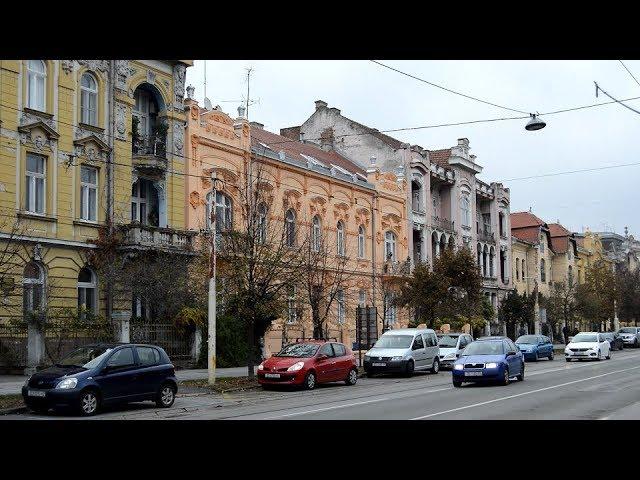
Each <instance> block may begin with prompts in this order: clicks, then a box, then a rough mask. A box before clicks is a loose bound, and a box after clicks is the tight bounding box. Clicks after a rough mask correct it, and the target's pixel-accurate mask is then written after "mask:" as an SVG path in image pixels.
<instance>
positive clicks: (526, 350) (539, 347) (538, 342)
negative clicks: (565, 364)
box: [516, 335, 553, 362]
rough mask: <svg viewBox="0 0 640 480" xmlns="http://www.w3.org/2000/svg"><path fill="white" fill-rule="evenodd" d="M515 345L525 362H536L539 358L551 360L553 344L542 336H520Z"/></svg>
mask: <svg viewBox="0 0 640 480" xmlns="http://www.w3.org/2000/svg"><path fill="white" fill-rule="evenodd" d="M516 345H517V346H518V348H519V349H520V351H521V352H522V355H524V359H525V360H526V361H533V362H537V361H538V360H540V359H541V358H548V359H549V360H553V343H551V339H550V338H549V337H546V336H544V335H522V336H520V337H518V338H517V340H516Z"/></svg>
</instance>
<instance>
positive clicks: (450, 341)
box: [438, 335, 458, 348]
mask: <svg viewBox="0 0 640 480" xmlns="http://www.w3.org/2000/svg"><path fill="white" fill-rule="evenodd" d="M457 345H458V336H457V335H456V336H454V337H452V336H451V335H438V346H440V347H442V348H456V346H457Z"/></svg>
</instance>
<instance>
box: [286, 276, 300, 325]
mask: <svg viewBox="0 0 640 480" xmlns="http://www.w3.org/2000/svg"><path fill="white" fill-rule="evenodd" d="M296 320H298V312H297V306H296V287H295V286H293V285H291V286H289V287H288V288H287V323H295V322H296Z"/></svg>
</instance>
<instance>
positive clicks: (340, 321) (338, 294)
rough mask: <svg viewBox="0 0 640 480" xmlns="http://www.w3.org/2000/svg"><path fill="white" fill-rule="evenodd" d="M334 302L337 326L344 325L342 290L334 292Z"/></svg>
mask: <svg viewBox="0 0 640 480" xmlns="http://www.w3.org/2000/svg"><path fill="white" fill-rule="evenodd" d="M336 302H337V304H338V324H340V325H342V324H344V318H345V308H344V290H342V289H340V290H338V291H337V292H336Z"/></svg>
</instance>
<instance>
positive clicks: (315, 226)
mask: <svg viewBox="0 0 640 480" xmlns="http://www.w3.org/2000/svg"><path fill="white" fill-rule="evenodd" d="M321 243H322V223H321V221H320V217H319V216H318V215H316V216H315V217H313V221H312V222H311V248H313V251H314V252H319V251H320V244H321Z"/></svg>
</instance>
